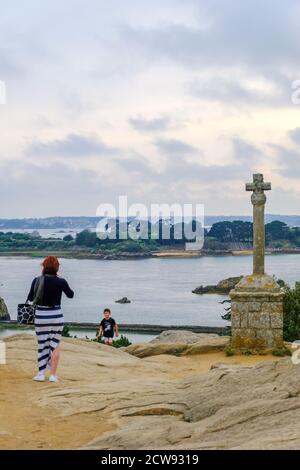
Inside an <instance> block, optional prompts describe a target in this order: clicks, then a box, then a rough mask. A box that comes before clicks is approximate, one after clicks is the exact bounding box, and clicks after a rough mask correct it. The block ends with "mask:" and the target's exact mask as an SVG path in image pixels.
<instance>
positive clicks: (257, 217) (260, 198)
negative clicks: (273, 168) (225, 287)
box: [246, 173, 271, 274]
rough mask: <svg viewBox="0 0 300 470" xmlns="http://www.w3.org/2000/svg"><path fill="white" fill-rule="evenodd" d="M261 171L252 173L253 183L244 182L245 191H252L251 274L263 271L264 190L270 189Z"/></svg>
mask: <svg viewBox="0 0 300 470" xmlns="http://www.w3.org/2000/svg"><path fill="white" fill-rule="evenodd" d="M270 189H271V183H265V182H264V177H263V175H262V174H261V173H257V174H254V175H253V183H246V191H253V194H252V196H251V202H252V204H253V274H264V273H265V203H266V200H267V198H266V195H265V193H264V191H270Z"/></svg>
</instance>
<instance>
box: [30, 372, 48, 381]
mask: <svg viewBox="0 0 300 470" xmlns="http://www.w3.org/2000/svg"><path fill="white" fill-rule="evenodd" d="M33 380H35V381H36V382H44V381H45V376H44V374H40V373H38V375H36V376H35V377H33Z"/></svg>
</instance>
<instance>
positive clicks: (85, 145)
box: [26, 134, 116, 157]
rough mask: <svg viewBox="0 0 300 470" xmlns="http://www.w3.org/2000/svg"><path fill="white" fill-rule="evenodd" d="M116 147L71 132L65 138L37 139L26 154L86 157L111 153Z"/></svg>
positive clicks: (28, 147) (29, 146)
mask: <svg viewBox="0 0 300 470" xmlns="http://www.w3.org/2000/svg"><path fill="white" fill-rule="evenodd" d="M115 151H116V149H114V148H112V147H109V146H108V145H106V144H105V143H103V142H101V141H100V140H98V138H96V137H87V136H83V135H78V134H69V135H67V136H66V137H65V138H64V139H61V140H59V139H57V140H52V141H48V142H40V141H35V142H32V143H30V144H29V145H28V146H27V148H26V154H28V155H32V156H41V157H42V156H66V157H84V156H91V155H109V154H112V153H114V152H115Z"/></svg>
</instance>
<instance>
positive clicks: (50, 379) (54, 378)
mask: <svg viewBox="0 0 300 470" xmlns="http://www.w3.org/2000/svg"><path fill="white" fill-rule="evenodd" d="M49 382H58V377H57V375H50V377H49Z"/></svg>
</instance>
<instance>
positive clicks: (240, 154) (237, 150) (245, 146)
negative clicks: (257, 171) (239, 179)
mask: <svg viewBox="0 0 300 470" xmlns="http://www.w3.org/2000/svg"><path fill="white" fill-rule="evenodd" d="M232 145H233V152H234V157H235V160H236V161H238V162H239V161H243V164H244V163H245V160H246V161H249V160H252V161H253V159H254V158H255V157H257V156H259V155H261V151H260V150H259V149H258V148H257V147H255V146H254V145H252V144H251V143H249V142H246V141H245V140H243V139H240V138H238V137H235V138H233V139H232Z"/></svg>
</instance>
